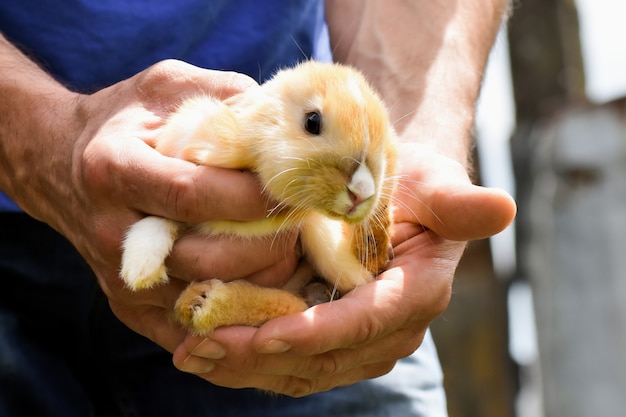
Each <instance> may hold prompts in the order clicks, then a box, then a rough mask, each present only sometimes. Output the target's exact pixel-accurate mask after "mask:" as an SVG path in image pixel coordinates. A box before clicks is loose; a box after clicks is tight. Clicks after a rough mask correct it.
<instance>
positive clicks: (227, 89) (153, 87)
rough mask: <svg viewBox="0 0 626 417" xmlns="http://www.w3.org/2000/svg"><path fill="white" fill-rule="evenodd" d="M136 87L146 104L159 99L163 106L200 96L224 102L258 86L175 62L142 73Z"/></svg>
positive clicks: (242, 77)
mask: <svg viewBox="0 0 626 417" xmlns="http://www.w3.org/2000/svg"><path fill="white" fill-rule="evenodd" d="M136 83H137V90H138V91H139V93H140V95H141V96H142V97H143V98H144V99H145V100H148V101H150V100H153V99H155V98H158V99H159V100H157V101H158V102H160V103H161V102H168V101H175V100H176V99H177V98H181V97H182V98H184V97H189V96H191V95H197V94H200V93H203V94H208V95H211V96H213V97H216V98H219V99H220V100H223V99H226V98H228V97H230V96H232V95H234V94H237V93H240V92H242V91H243V90H246V89H248V88H253V87H256V86H258V84H257V83H256V82H255V81H254V79H252V78H251V77H249V76H247V75H245V74H241V73H237V72H231V71H215V70H208V69H204V68H199V67H196V66H194V65H191V64H188V63H186V62H183V61H178V60H173V59H169V60H165V61H161V62H159V63H157V64H155V65H153V66H151V67H150V68H148V69H146V70H145V71H143V72H141V73H140V74H138V75H137V79H136Z"/></svg>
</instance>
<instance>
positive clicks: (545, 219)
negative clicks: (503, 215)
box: [509, 0, 626, 417]
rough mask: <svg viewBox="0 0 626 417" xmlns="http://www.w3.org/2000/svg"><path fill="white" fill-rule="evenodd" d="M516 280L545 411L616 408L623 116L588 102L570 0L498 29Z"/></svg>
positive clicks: (523, 10)
mask: <svg viewBox="0 0 626 417" xmlns="http://www.w3.org/2000/svg"><path fill="white" fill-rule="evenodd" d="M509 37H510V49H511V64H512V72H513V74H512V76H513V82H514V92H515V99H516V100H515V101H516V105H517V122H518V131H517V133H516V135H515V137H514V139H513V155H514V160H515V169H516V177H517V199H518V206H519V215H518V218H517V227H518V229H517V236H518V248H519V257H518V265H519V267H520V270H519V276H520V278H521V279H529V280H530V281H531V283H532V286H533V289H534V292H535V306H536V317H537V331H538V339H539V355H540V363H541V373H542V382H543V403H544V412H545V414H544V415H545V417H562V416H567V417H588V416H596V415H597V416H621V415H624V410H625V409H626V395H624V394H625V391H624V390H625V389H626V388H625V387H626V357H625V356H624V352H626V272H625V271H626V256H625V254H626V252H625V249H624V248H626V209H624V207H625V206H626V204H625V202H626V162H625V161H626V130H625V129H624V125H625V121H626V117H625V113H624V109H623V104H622V103H611V104H607V105H604V106H591V105H589V104H586V103H585V99H584V75H583V66H582V59H581V48H580V42H579V30H578V23H577V14H576V9H575V6H574V0H522V1H521V2H520V4H519V6H518V7H517V9H516V10H515V13H514V15H513V18H512V20H511V22H510V26H509Z"/></svg>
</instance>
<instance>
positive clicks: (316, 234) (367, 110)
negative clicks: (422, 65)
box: [121, 61, 396, 334]
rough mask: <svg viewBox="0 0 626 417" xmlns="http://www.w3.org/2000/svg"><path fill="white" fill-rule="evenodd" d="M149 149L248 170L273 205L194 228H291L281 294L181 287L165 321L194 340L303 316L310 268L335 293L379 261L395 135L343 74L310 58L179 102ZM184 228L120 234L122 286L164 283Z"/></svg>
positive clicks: (359, 82)
mask: <svg viewBox="0 0 626 417" xmlns="http://www.w3.org/2000/svg"><path fill="white" fill-rule="evenodd" d="M316 115H317V116H316ZM318 116H319V117H318ZM317 121H319V122H320V123H317ZM318 130H319V131H318ZM156 149H157V150H158V151H159V152H161V153H163V154H165V155H168V156H172V157H178V158H183V159H186V160H189V161H193V162H195V163H197V164H202V165H210V166H219V167H224V168H233V169H246V170H250V171H251V172H254V173H255V174H256V175H258V177H259V179H260V181H261V183H262V184H263V187H264V191H265V192H266V193H267V194H268V195H269V196H271V197H272V198H273V199H275V200H277V201H279V202H280V203H279V206H278V207H277V210H276V212H278V213H280V214H278V215H276V216H273V215H269V216H268V217H267V218H265V219H263V220H259V221H254V222H234V221H210V222H204V223H201V224H198V225H195V228H196V229H197V230H199V231H201V232H202V233H207V234H229V235H236V236H242V237H249V238H256V237H259V236H267V235H270V234H273V233H275V232H277V231H279V230H285V229H290V228H294V227H295V228H299V229H300V238H301V242H302V246H303V251H304V257H305V260H304V261H303V263H302V265H301V267H300V269H299V270H298V272H297V273H296V275H295V277H294V280H293V282H291V283H289V284H287V286H286V287H285V289H284V290H279V289H267V288H260V287H257V286H254V285H251V284H249V283H247V282H243V281H235V282H231V283H221V282H220V281H218V280H209V281H201V282H195V283H192V284H190V285H189V286H188V288H187V289H186V290H185V291H184V292H183V293H182V294H181V296H180V298H179V300H178V302H177V304H176V307H175V314H176V317H177V319H178V320H179V322H181V323H182V324H183V325H185V326H187V327H188V328H189V329H190V330H191V331H192V332H194V333H197V334H203V333H207V332H210V331H211V330H212V329H214V328H215V327H218V326H224V325H231V324H244V325H260V324H262V323H263V322H265V321H267V320H269V319H271V318H274V317H277V316H280V315H284V314H289V313H293V312H298V311H303V310H304V309H306V308H307V304H306V302H305V301H304V300H303V299H302V298H301V297H300V296H299V295H295V293H299V292H300V291H301V290H302V287H303V286H304V285H305V284H306V283H307V282H308V281H310V279H311V274H310V273H309V271H311V270H313V271H314V273H315V275H317V276H321V277H322V278H323V279H325V280H326V281H327V282H328V283H330V285H331V286H336V288H337V289H338V290H339V291H340V292H343V293H345V292H347V291H350V290H351V289H353V288H355V287H356V286H358V285H361V284H365V283H367V282H369V281H371V280H372V279H373V278H374V276H375V275H377V274H378V273H379V272H380V271H381V270H382V269H383V268H384V267H385V266H386V264H387V262H388V251H389V246H390V243H389V224H390V222H391V218H390V213H389V199H390V196H391V194H392V192H393V187H394V181H393V178H394V174H395V173H394V170H395V165H396V163H395V160H396V155H395V133H394V131H393V129H392V127H391V124H390V122H389V118H388V112H387V110H386V108H385V106H384V105H383V103H382V101H381V100H380V98H379V97H378V96H377V94H376V93H375V92H374V91H373V90H372V88H371V87H370V86H369V85H368V83H367V82H366V80H365V79H364V77H363V76H362V75H361V74H360V73H359V72H357V71H356V70H354V69H352V68H350V67H347V66H342V65H338V64H324V63H318V62H313V61H309V62H306V63H303V64H300V65H298V66H296V67H294V68H291V69H286V70H283V71H280V72H278V73H277V74H276V75H275V76H274V78H272V79H271V80H270V81H268V82H266V83H265V84H263V85H262V86H261V87H260V88H252V89H249V90H246V91H245V92H243V93H241V94H238V95H236V96H233V97H231V98H229V99H227V100H226V101H223V102H221V101H218V100H217V99H214V98H212V97H206V96H202V97H195V98H191V99H189V100H186V101H185V102H184V103H183V104H182V105H181V106H180V108H179V109H178V110H177V111H176V112H175V113H174V114H173V116H172V117H171V118H170V119H169V120H168V122H167V124H166V126H165V128H164V131H163V133H162V134H161V135H160V136H159V138H158V140H157V144H156ZM182 226H183V225H181V224H179V223H177V222H175V221H172V220H168V219H163V218H159V217H153V216H149V217H146V218H145V219H143V220H141V221H139V222H137V223H136V224H135V225H133V226H132V227H131V228H130V230H129V231H128V234H127V238H126V240H125V242H124V248H123V249H124V253H123V259H122V272H121V276H122V278H123V279H124V281H125V282H126V284H127V285H128V287H129V288H131V289H133V290H141V289H144V288H150V287H152V286H154V285H157V284H159V283H163V282H166V281H167V279H168V278H167V273H166V270H165V267H164V260H165V258H166V257H167V256H168V254H169V252H170V250H171V248H172V245H173V243H174V241H175V240H176V238H177V236H178V233H179V231H180V230H181V227H182ZM185 226H187V225H185Z"/></svg>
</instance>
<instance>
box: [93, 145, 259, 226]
mask: <svg viewBox="0 0 626 417" xmlns="http://www.w3.org/2000/svg"><path fill="white" fill-rule="evenodd" d="M122 148H123V149H122ZM97 152H98V157H97V158H89V155H87V157H86V160H87V162H88V164H87V167H86V169H85V176H86V178H87V181H88V182H89V184H90V185H91V186H92V187H94V188H97V189H104V190H109V192H110V193H111V198H112V199H118V200H121V201H126V202H128V204H129V205H130V206H131V207H133V208H135V209H137V210H138V211H141V212H143V213H147V214H152V215H157V216H162V217H167V218H171V219H174V220H180V221H188V222H199V221H203V220H211V219H230V220H254V219H260V218H264V217H265V216H266V213H267V209H268V202H267V199H266V198H265V197H264V196H263V195H262V192H261V188H260V186H259V183H258V181H257V179H256V178H255V177H254V176H253V175H251V174H248V173H244V172H241V171H237V170H227V169H220V168H214V167H206V166H198V165H195V164H193V163H191V162H188V161H183V160H180V159H176V158H170V157H166V156H163V155H161V154H160V153H158V152H157V151H156V150H154V149H153V148H152V147H150V146H149V145H147V144H146V143H144V142H143V141H141V140H133V139H129V140H126V141H108V142H101V143H99V144H98V148H97Z"/></svg>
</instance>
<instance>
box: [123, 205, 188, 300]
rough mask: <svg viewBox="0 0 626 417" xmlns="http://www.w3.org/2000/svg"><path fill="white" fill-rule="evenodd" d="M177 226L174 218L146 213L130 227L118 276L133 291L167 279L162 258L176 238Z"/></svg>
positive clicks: (168, 251) (165, 255) (165, 256)
mask: <svg viewBox="0 0 626 417" xmlns="http://www.w3.org/2000/svg"><path fill="white" fill-rule="evenodd" d="M177 233H178V225H177V224H176V222H174V221H173V220H168V219H164V218H161V217H154V216H148V217H146V218H144V219H142V220H139V221H138V222H137V223H135V224H133V225H132V227H131V228H130V229H129V231H128V233H127V235H126V239H125V240H124V253H123V254H122V270H121V273H120V275H121V277H122V279H123V280H124V282H125V283H126V285H128V287H129V288H130V289H131V290H133V291H137V290H141V289H145V288H151V287H153V286H155V285H157V284H161V283H163V282H167V280H168V278H167V272H166V270H165V258H167V256H168V255H169V253H170V251H171V250H172V246H173V245H174V241H175V240H176V235H177Z"/></svg>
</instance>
